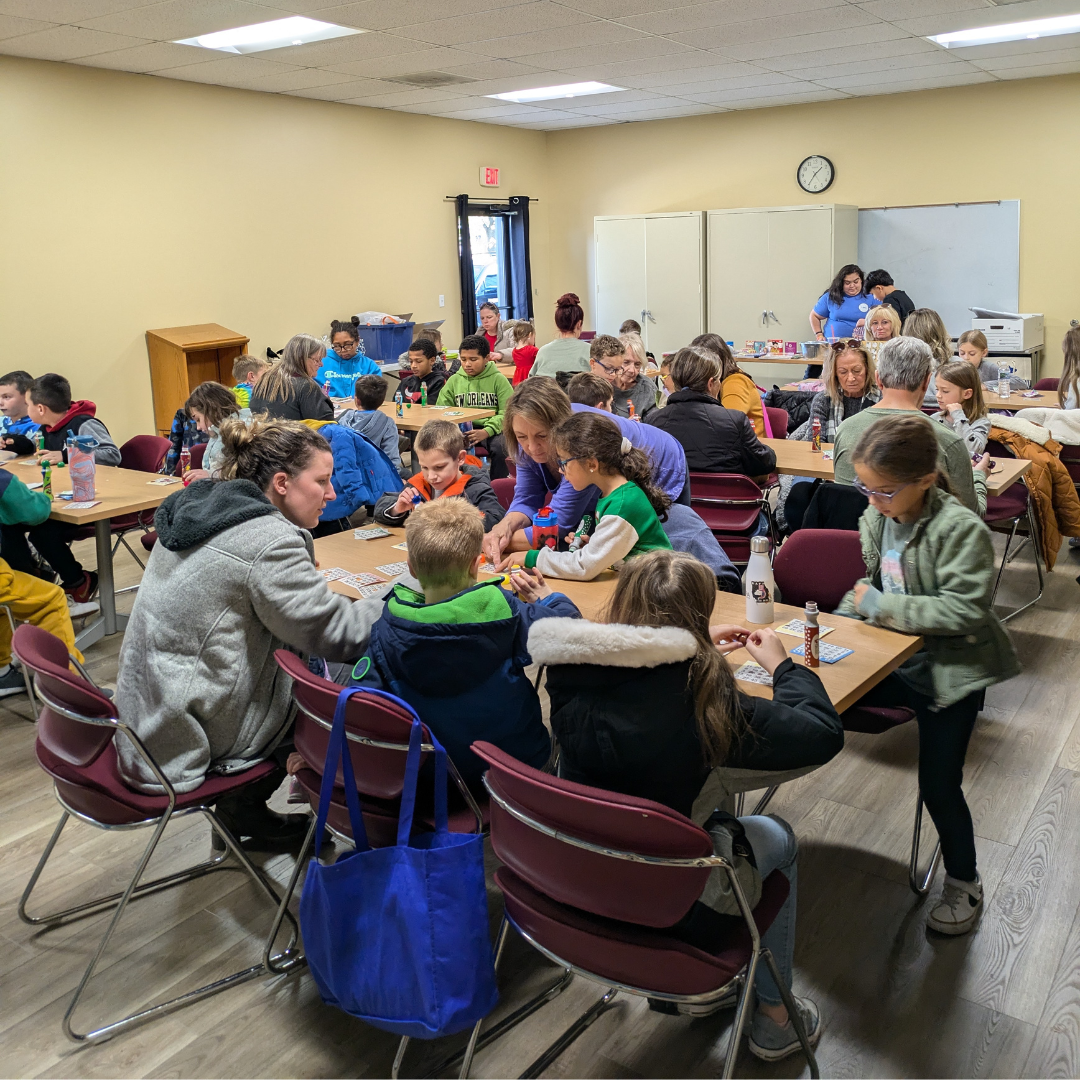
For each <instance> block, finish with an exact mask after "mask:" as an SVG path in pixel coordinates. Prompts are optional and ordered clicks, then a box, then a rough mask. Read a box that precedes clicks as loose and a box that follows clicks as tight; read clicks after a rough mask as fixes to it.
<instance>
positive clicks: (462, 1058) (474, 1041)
mask: <svg viewBox="0 0 1080 1080" xmlns="http://www.w3.org/2000/svg"><path fill="white" fill-rule="evenodd" d="M509 931H510V923H509V922H508V920H507V919H506V918H505V917H504V918H503V921H502V925H501V926H500V927H499V933H498V936H497V937H496V939H495V972H496V974H498V970H499V962H500V961H501V960H502V955H503V950H504V949H505V946H506V939H507V935H508V934H509ZM573 978H574V973H573V972H572V971H571V970H570V969H569V968H565V969H564V970H563V972H562V974H561V975H560V976H559V978H558V979H556V981H555V982H553V983H552V984H551V985H550V986H548V987H547V988H546V989H544V990H541V991H540V993H539V994H537V995H536V996H535V997H533V998H531V999H530V1000H529V1001H527V1002H526V1003H525V1004H524V1005H522V1006H521V1007H520V1008H517V1009H515V1010H514V1011H513V1012H512V1013H510V1014H509V1015H508V1016H504V1017H503V1018H502V1019H501V1020H500V1021H499V1022H498V1023H497V1024H493V1025H492V1026H491V1027H490V1028H488V1030H487V1031H485V1032H484V1034H483V1037H480V1038H478V1036H479V1034H480V1028H481V1025H482V1024H483V1022H484V1021H483V1020H478V1021H477V1022H476V1024H475V1025H474V1026H473V1030H472V1035H471V1036H470V1037H469V1043H468V1045H467V1046H466V1047H465V1049H464V1050H458V1051H457V1052H456V1053H454V1054H451V1055H450V1057H448V1058H445V1059H444V1060H442V1061H440V1062H439V1063H438V1064H437V1065H435V1066H434V1067H432V1068H431V1069H429V1070H428V1072H427V1076H428V1078H429V1080H431V1078H432V1077H436V1076H442V1074H443V1073H445V1072H450V1071H452V1070H453V1069H455V1068H457V1067H458V1065H459V1064H460V1071H459V1073H458V1075H459V1076H460V1077H467V1076H468V1075H469V1070H470V1069H471V1068H472V1059H473V1055H474V1054H475V1053H476V1051H478V1050H483V1049H484V1047H485V1046H490V1045H491V1044H492V1043H493V1042H495V1040H496V1039H499V1038H501V1037H502V1036H503V1035H505V1034H506V1032H508V1031H510V1030H511V1029H512V1028H515V1027H517V1025H518V1024H520V1023H521V1022H522V1021H523V1020H527V1019H528V1018H529V1017H530V1016H532V1014H533V1013H534V1012H538V1011H539V1010H540V1009H542V1008H543V1007H544V1006H545V1005H546V1004H547V1003H548V1002H549V1001H554V1000H555V998H557V997H558V996H559V995H560V994H561V993H562V992H563V991H564V990H565V989H566V988H567V987H568V986H569V985H570V983H571V982H572V981H573Z"/></svg>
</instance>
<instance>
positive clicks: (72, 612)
mask: <svg viewBox="0 0 1080 1080" xmlns="http://www.w3.org/2000/svg"><path fill="white" fill-rule="evenodd" d="M67 604H68V616H69V617H70V618H72V619H79V618H82V616H84V615H93V614H95V613H96V612H98V611H100V610H101V608H100V606H99V605H98V604H97V602H96V601H94V600H88V601H87V602H86V603H85V604H79V603H76V602H75V601H74V600H72V598H71V597H70V596H69V597H68V598H67Z"/></svg>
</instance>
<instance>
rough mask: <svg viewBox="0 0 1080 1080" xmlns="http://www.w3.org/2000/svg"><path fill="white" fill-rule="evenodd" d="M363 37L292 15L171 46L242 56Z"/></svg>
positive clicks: (344, 28) (352, 30)
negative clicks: (336, 39) (349, 37)
mask: <svg viewBox="0 0 1080 1080" xmlns="http://www.w3.org/2000/svg"><path fill="white" fill-rule="evenodd" d="M363 33H366V31H364V30H357V29H356V28H355V27H351V26H337V25H335V24H334V23H328V22H319V20H318V19H305V18H304V16H303V15H294V16H292V18H289V19H274V20H273V21H272V22H262V23H253V24H252V25H251V26H238V27H236V29H234V30H218V31H217V32H216V33H213V34H200V35H199V36H198V37H191V38H181V39H180V40H179V41H174V42H173V44H174V45H198V46H199V47H200V48H203V49H214V50H216V51H217V52H227V53H241V54H242V53H257V52H266V51H267V50H268V49H284V48H286V47H287V46H289V45H310V44H311V43H312V42H313V41H330V40H331V39H332V38H339V37H348V35H349V34H363Z"/></svg>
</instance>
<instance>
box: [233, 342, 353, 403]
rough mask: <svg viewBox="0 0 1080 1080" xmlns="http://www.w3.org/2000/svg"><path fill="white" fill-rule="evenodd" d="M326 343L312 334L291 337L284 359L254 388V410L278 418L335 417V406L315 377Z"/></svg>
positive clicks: (265, 374) (264, 374)
mask: <svg viewBox="0 0 1080 1080" xmlns="http://www.w3.org/2000/svg"><path fill="white" fill-rule="evenodd" d="M325 355H326V346H325V345H324V344H323V343H322V342H321V341H319V339H318V338H314V337H312V336H311V335H310V334H297V335H296V336H295V337H291V338H289V340H288V342H287V343H286V345H285V348H284V350H283V351H282V355H281V359H280V360H278V361H277V362H276V363H275V364H273V365H272V366H271V367H269V368H267V370H266V371H265V372H263V376H262V378H261V379H259V381H258V382H257V383H256V384H255V385H254V386H253V387H252V389H251V406H250V408H251V412H252V414H254V413H266V414H267V415H268V416H270V417H271V419H274V420H328V421H330V420H333V419H334V406H333V405H332V404H331V402H330V399H329V398H328V397H327V396H326V394H325V393H324V392H323V390H322V388H321V387H320V386H319V384H318V383H317V382H316V381H315V373H316V372H317V371H318V370H319V366H320V365H321V364H322V361H323V357H324V356H325Z"/></svg>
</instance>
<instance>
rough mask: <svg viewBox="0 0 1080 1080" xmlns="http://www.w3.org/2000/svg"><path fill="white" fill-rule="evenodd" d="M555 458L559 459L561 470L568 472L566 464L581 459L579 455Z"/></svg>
mask: <svg viewBox="0 0 1080 1080" xmlns="http://www.w3.org/2000/svg"><path fill="white" fill-rule="evenodd" d="M555 460H556V461H558V463H559V472H566V466H567V465H569V464H570V462H571V461H580V460H581V458H579V457H568V458H556V459H555Z"/></svg>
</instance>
